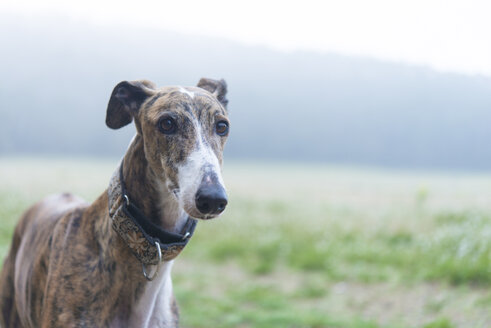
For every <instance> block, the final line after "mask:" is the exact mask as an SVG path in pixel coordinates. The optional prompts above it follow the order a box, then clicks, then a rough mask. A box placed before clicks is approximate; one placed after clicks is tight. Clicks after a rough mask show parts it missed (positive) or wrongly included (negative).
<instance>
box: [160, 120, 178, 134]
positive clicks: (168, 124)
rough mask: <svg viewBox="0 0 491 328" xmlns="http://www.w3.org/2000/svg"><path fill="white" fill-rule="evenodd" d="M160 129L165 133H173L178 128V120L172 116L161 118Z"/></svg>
mask: <svg viewBox="0 0 491 328" xmlns="http://www.w3.org/2000/svg"><path fill="white" fill-rule="evenodd" d="M159 130H160V132H162V133H164V134H173V133H175V132H176V130H177V124H176V121H174V119H173V118H172V117H162V118H161V119H160V120H159Z"/></svg>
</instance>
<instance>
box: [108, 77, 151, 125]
mask: <svg viewBox="0 0 491 328" xmlns="http://www.w3.org/2000/svg"><path fill="white" fill-rule="evenodd" d="M154 89H155V85H154V84H153V83H152V82H150V81H147V80H141V81H130V82H128V81H123V82H120V83H118V84H117V85H116V86H115V87H114V89H113V92H112V94H111V98H110V99H109V104H108V105H107V112H106V125H107V126H108V127H110V128H111V129H119V128H121V127H123V126H125V125H128V124H130V123H131V121H132V120H133V117H134V116H135V115H136V114H137V113H138V110H139V109H140V106H141V105H142V104H143V103H144V102H145V100H146V99H147V98H148V97H149V96H151V95H152V94H154Z"/></svg>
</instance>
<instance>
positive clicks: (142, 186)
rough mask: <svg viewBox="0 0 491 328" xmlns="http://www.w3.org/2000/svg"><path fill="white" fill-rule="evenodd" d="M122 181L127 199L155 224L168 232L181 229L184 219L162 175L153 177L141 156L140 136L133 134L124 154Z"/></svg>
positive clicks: (153, 174)
mask: <svg viewBox="0 0 491 328" xmlns="http://www.w3.org/2000/svg"><path fill="white" fill-rule="evenodd" d="M123 180H124V182H125V185H126V190H127V192H128V195H129V197H130V199H131V202H132V203H133V204H135V205H136V206H138V207H139V208H140V210H142V211H143V213H144V214H145V216H146V217H147V218H149V219H150V220H151V221H152V222H153V223H155V224H156V225H159V226H161V227H162V228H163V229H165V230H167V231H172V232H179V231H181V230H182V228H183V226H184V224H185V223H186V220H187V217H188V216H187V214H186V213H185V212H184V210H183V208H182V206H181V205H180V203H179V201H178V200H177V198H176V197H175V195H174V194H173V193H172V192H171V191H170V190H169V189H168V188H167V186H166V183H165V180H164V177H162V176H157V174H155V172H154V171H153V170H152V168H151V167H150V165H149V164H148V162H147V160H146V159H145V150H144V147H143V138H142V137H141V136H140V135H139V134H137V135H136V136H135V137H134V138H133V140H132V141H131V143H130V145H129V147H128V150H127V151H126V154H125V156H124V167H123Z"/></svg>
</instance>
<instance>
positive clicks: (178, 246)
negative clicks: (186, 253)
mask: <svg viewBox="0 0 491 328" xmlns="http://www.w3.org/2000/svg"><path fill="white" fill-rule="evenodd" d="M107 193H108V199H109V216H110V217H111V219H112V226H113V229H114V230H116V232H117V233H118V234H119V235H120V236H121V238H123V240H124V242H125V243H126V244H127V245H128V247H129V248H130V250H131V252H132V253H133V254H134V255H135V256H136V257H137V258H138V260H140V262H141V263H142V264H143V265H144V266H145V265H155V264H159V262H160V261H159V258H160V257H161V259H162V260H164V261H170V260H173V259H174V258H176V257H177V255H179V253H181V251H182V250H183V249H184V247H185V246H186V244H187V243H188V241H189V239H191V237H192V236H193V233H194V229H195V228H196V223H197V220H195V219H193V218H191V217H189V218H188V220H187V222H186V224H185V226H184V228H183V230H182V234H179V233H172V232H169V231H165V230H164V229H162V228H160V227H159V226H157V225H155V224H154V223H152V222H151V221H150V220H149V219H148V218H147V217H145V215H144V214H143V213H142V211H141V210H140V209H139V208H138V207H137V206H136V205H134V204H132V203H131V202H130V199H129V197H128V194H127V193H126V188H125V186H124V181H123V160H121V164H120V166H119V168H118V169H117V170H116V171H115V172H114V174H113V176H112V177H111V181H110V183H109V188H108V190H107ZM157 243H158V245H157ZM159 246H160V247H159ZM159 253H161V256H160V255H159ZM145 276H146V275H145ZM147 279H148V278H147Z"/></svg>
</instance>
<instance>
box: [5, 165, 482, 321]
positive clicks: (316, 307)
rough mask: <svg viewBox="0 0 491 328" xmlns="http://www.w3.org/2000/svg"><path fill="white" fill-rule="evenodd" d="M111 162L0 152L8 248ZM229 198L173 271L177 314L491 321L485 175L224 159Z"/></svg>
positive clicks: (99, 188)
mask: <svg viewBox="0 0 491 328" xmlns="http://www.w3.org/2000/svg"><path fill="white" fill-rule="evenodd" d="M116 164H117V163H116V161H106V162H103V161H95V160H67V159H29V158H21V159H19V158H17V159H11V158H0V220H1V222H2V224H1V226H0V258H1V259H2V261H3V257H4V256H5V254H6V252H7V251H8V248H9V243H10V237H11V234H12V230H13V228H14V226H15V223H16V221H17V219H18V218H19V215H20V214H21V213H22V211H23V210H24V209H25V208H26V207H27V206H28V205H30V204H31V203H32V202H34V201H36V200H38V199H39V198H41V197H43V196H45V195H47V194H50V193H54V192H61V191H72V192H74V193H76V194H78V195H80V196H82V197H84V198H86V199H87V200H93V199H95V197H97V196H98V195H99V194H100V193H102V192H103V191H104V189H105V188H106V186H107V182H108V180H109V177H110V175H111V173H112V171H113V169H114V168H115V166H116ZM224 178H225V182H226V184H227V187H228V192H229V198H230V199H229V206H228V208H227V210H226V212H225V213H224V215H223V216H222V217H220V218H219V219H216V220H212V221H209V222H200V224H199V225H198V228H197V232H196V235H195V237H194V238H193V240H192V241H191V242H190V244H189V246H188V247H187V248H186V250H185V251H184V252H183V254H182V255H181V256H180V257H179V258H178V260H177V261H176V263H175V266H174V271H173V279H174V288H175V291H176V295H177V299H178V302H179V305H180V308H181V323H182V326H183V327H340V328H341V327H355V328H356V327H359V328H362V327H363V328H365V327H366V328H368V327H370V328H374V327H428V328H429V327H431V328H449V327H491V175H484V174H462V173H458V174H456V173H453V174H452V173H447V174H443V173H426V172H405V171H389V170H376V169H363V168H347V167H333V166H315V165H310V166H309V165H304V166H301V165H288V164H272V163H263V164H258V163H228V162H227V163H225V172H224Z"/></svg>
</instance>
